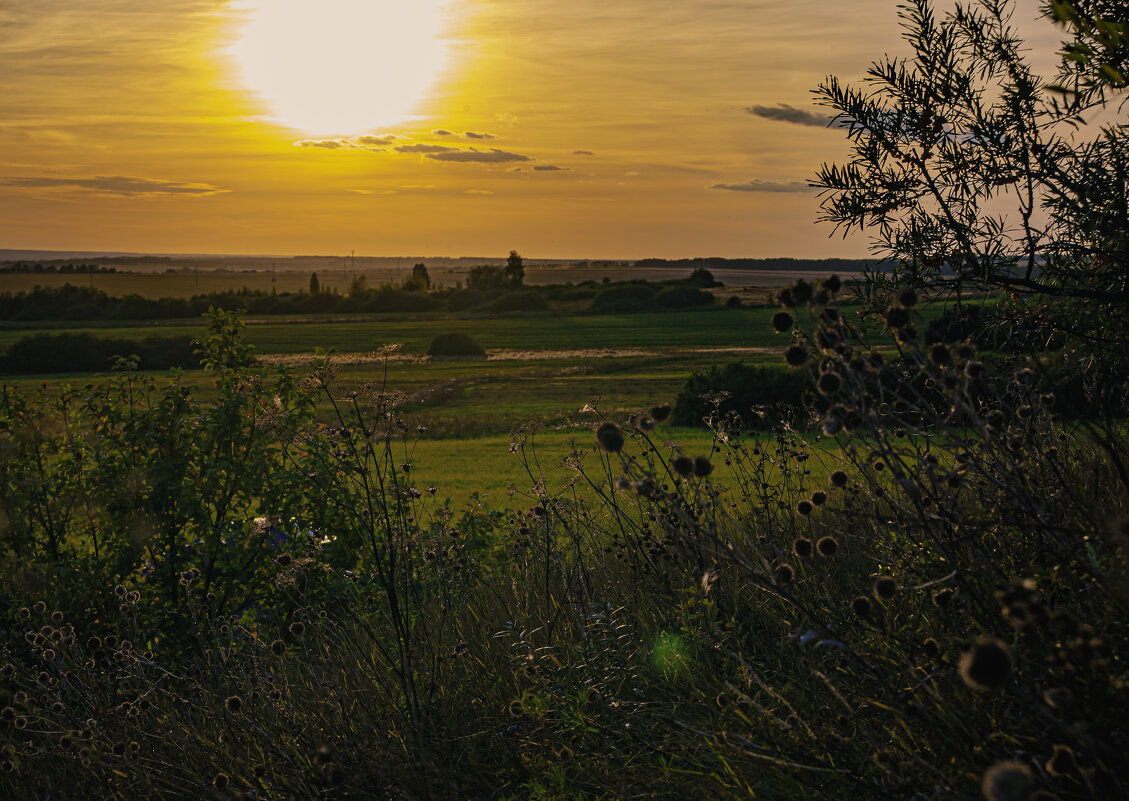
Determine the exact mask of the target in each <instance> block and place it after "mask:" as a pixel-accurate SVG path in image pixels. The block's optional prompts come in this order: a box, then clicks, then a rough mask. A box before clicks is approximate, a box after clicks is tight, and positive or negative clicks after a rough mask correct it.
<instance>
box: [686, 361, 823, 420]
mask: <svg viewBox="0 0 1129 801" xmlns="http://www.w3.org/2000/svg"><path fill="white" fill-rule="evenodd" d="M807 388H808V382H807V379H806V378H805V377H804V376H803V375H801V374H797V373H794V372H791V371H788V370H784V369H781V368H778V367H759V366H754V365H749V364H745V363H743V362H738V361H734V362H729V363H727V364H725V365H720V366H715V367H711V368H709V369H708V370H703V371H698V372H695V373H694V374H693V375H691V376H690V378H689V379H687V381H686V384H685V385H684V386H683V387H682V390H681V391H680V392H679V393H678V398H677V399H676V400H675V404H674V416H673V422H674V424H675V425H680V426H702V425H705V424H706V422H705V421H706V420H707V418H709V417H710V415H711V414H714V413H715V412H720V413H721V414H723V415H724V414H725V413H727V412H733V413H736V414H737V415H738V416H739V417H741V418H742V419H743V420H745V422H746V423H752V422H753V421H754V420H759V419H760V417H759V415H755V414H754V413H753V409H762V410H764V411H766V412H767V414H768V415H769V417H770V418H778V417H786V416H789V415H791V414H795V413H796V412H798V411H799V410H800V408H801V407H802V405H803V400H804V393H805V391H806V390H807Z"/></svg>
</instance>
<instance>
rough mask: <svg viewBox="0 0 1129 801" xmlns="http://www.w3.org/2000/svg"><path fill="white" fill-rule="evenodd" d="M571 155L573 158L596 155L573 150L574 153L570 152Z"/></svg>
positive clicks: (587, 151)
mask: <svg viewBox="0 0 1129 801" xmlns="http://www.w3.org/2000/svg"><path fill="white" fill-rule="evenodd" d="M572 155H574V156H594V155H596V154H595V153H593V152H592V151H591V150H574V151H572Z"/></svg>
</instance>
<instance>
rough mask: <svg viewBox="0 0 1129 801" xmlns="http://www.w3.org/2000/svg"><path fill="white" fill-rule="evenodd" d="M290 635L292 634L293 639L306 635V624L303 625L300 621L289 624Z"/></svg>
mask: <svg viewBox="0 0 1129 801" xmlns="http://www.w3.org/2000/svg"><path fill="white" fill-rule="evenodd" d="M290 633H291V634H293V635H294V636H295V637H301V636H302V635H303V634H305V633H306V624H305V623H303V622H302V621H301V620H295V621H294V622H293V623H291V624H290Z"/></svg>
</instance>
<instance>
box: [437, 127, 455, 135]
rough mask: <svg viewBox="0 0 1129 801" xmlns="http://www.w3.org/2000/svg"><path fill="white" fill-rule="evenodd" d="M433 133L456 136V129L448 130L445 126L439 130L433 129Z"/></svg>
mask: <svg viewBox="0 0 1129 801" xmlns="http://www.w3.org/2000/svg"><path fill="white" fill-rule="evenodd" d="M431 135H432V136H454V135H455V132H454V131H448V130H446V129H444V128H439V129H437V130H434V131H432V132H431Z"/></svg>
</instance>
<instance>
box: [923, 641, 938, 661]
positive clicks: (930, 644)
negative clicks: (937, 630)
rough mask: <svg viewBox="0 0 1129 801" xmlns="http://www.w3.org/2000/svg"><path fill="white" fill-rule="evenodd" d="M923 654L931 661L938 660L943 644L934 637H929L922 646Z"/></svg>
mask: <svg viewBox="0 0 1129 801" xmlns="http://www.w3.org/2000/svg"><path fill="white" fill-rule="evenodd" d="M921 652H922V653H923V654H925V656H927V657H928V658H929V659H936V658H937V657H939V656H940V655H941V644H940V643H939V642H937V641H936V640H935V639H933V638H932V637H928V638H926V640H925V642H923V643H922V644H921Z"/></svg>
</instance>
